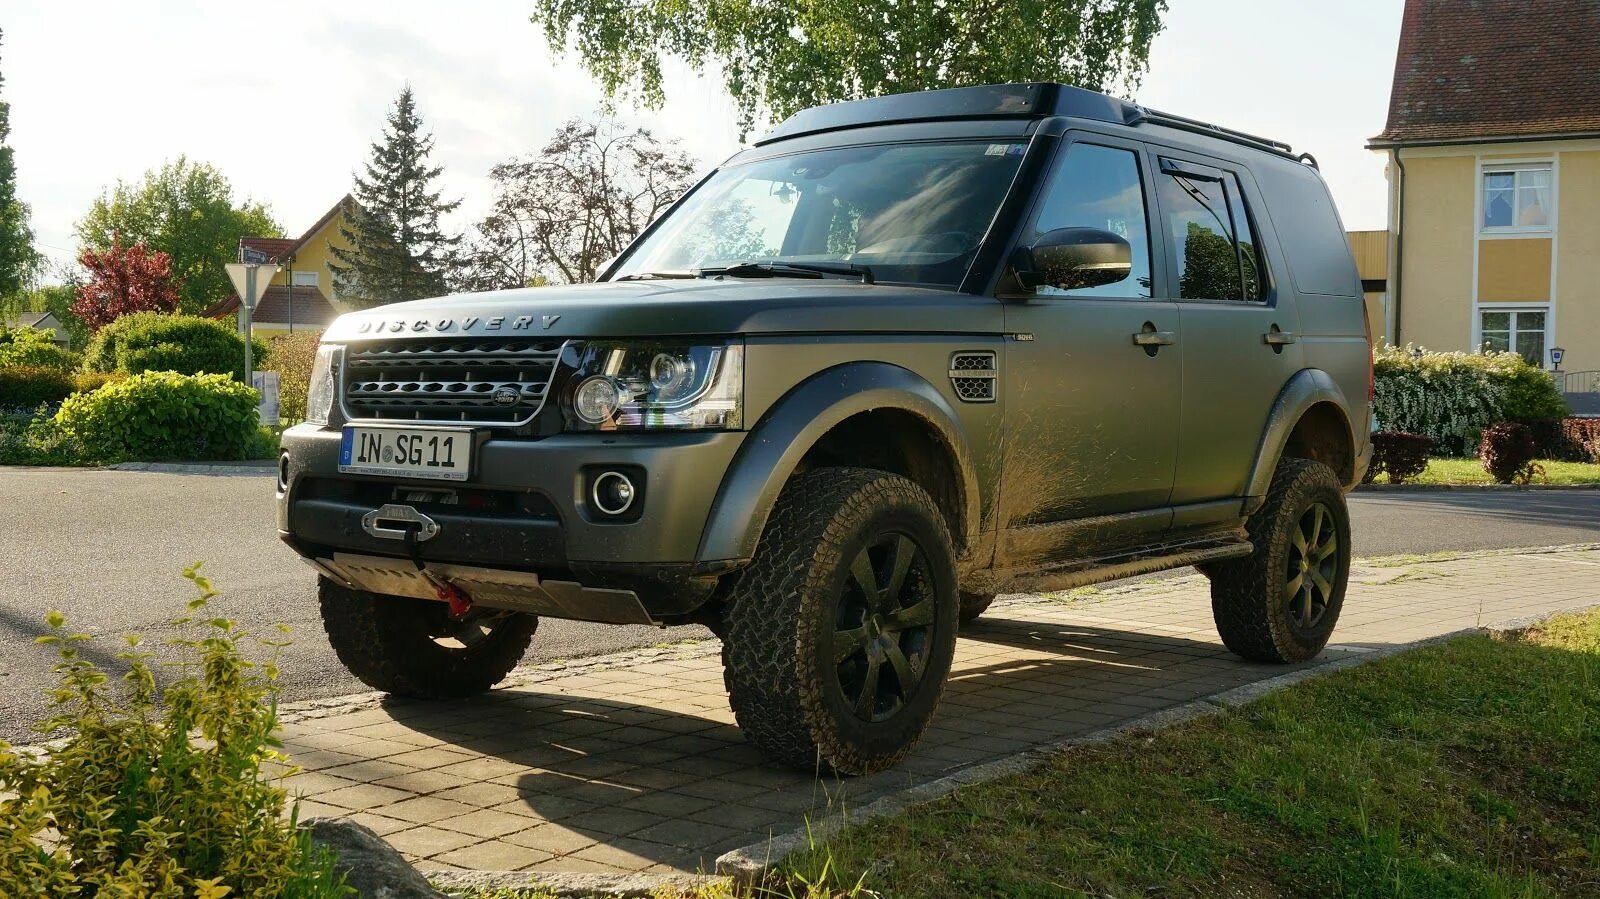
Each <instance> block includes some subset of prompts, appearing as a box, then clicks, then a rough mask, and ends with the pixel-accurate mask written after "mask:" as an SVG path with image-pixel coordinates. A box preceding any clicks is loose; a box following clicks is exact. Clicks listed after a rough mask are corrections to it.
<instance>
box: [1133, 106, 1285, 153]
mask: <svg viewBox="0 0 1600 899" xmlns="http://www.w3.org/2000/svg"><path fill="white" fill-rule="evenodd" d="M1137 108H1138V110H1139V113H1140V119H1141V120H1142V121H1145V122H1149V123H1150V124H1152V125H1165V126H1166V127H1168V128H1177V129H1178V130H1180V131H1188V132H1190V133H1192V134H1204V135H1207V136H1210V137H1217V138H1221V139H1223V140H1225V141H1230V142H1232V143H1236V144H1244V145H1246V146H1251V147H1255V148H1256V149H1258V150H1267V151H1270V152H1273V153H1282V154H1283V155H1285V156H1290V157H1292V156H1294V148H1292V147H1290V146H1289V145H1288V144H1286V143H1284V142H1283V141H1281V140H1273V139H1272V138H1270V137H1261V136H1260V135H1257V134H1249V133H1247V132H1244V131H1235V130H1233V129H1232V128H1224V127H1222V126H1221V125H1213V124H1211V123H1210V122H1202V121H1200V120H1198V119H1190V118H1185V117H1184V116H1181V115H1173V114H1172V113H1170V112H1160V111H1158V110H1154V109H1147V108H1146V107H1143V106H1140V107H1137ZM1312 165H1313V167H1315V163H1313V164H1312Z"/></svg>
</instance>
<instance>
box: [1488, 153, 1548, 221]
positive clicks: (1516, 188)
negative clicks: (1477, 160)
mask: <svg viewBox="0 0 1600 899" xmlns="http://www.w3.org/2000/svg"><path fill="white" fill-rule="evenodd" d="M1528 172H1544V173H1545V174H1546V175H1548V176H1549V182H1550V183H1549V184H1548V185H1547V187H1546V188H1545V189H1546V190H1547V191H1548V192H1549V196H1550V202H1549V203H1548V204H1546V206H1545V223H1544V224H1543V225H1517V224H1511V225H1487V224H1484V221H1483V216H1484V213H1485V212H1486V211H1487V208H1486V207H1487V205H1488V200H1489V176H1490V175H1510V176H1512V180H1511V214H1512V216H1513V217H1515V216H1516V214H1517V199H1518V197H1519V196H1520V195H1521V192H1522V191H1523V189H1524V188H1523V184H1522V176H1523V175H1524V174H1526V173H1528ZM1527 189H1529V190H1531V189H1532V188H1527ZM1473 207H1474V212H1475V214H1476V215H1477V222H1478V232H1479V233H1481V234H1550V233H1552V232H1554V231H1555V229H1556V173H1555V165H1554V164H1553V162H1531V163H1530V162H1515V163H1504V164H1502V163H1496V162H1490V163H1484V164H1483V165H1482V166H1481V167H1480V168H1479V169H1478V197H1477V202H1476V203H1474V204H1473Z"/></svg>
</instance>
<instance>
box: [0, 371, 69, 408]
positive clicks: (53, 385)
mask: <svg viewBox="0 0 1600 899" xmlns="http://www.w3.org/2000/svg"><path fill="white" fill-rule="evenodd" d="M77 389H78V385H77V382H76V381H75V380H73V377H72V375H70V374H68V373H66V372H64V371H61V370H60V369H56V368H40V367H37V366H32V365H7V366H3V367H0V409H37V408H38V407H39V406H41V405H44V404H46V403H52V404H53V403H59V402H61V401H62V400H64V399H66V398H67V397H69V396H71V395H72V394H73V393H74V392H75V391H76V390H77Z"/></svg>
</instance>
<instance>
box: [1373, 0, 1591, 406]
mask: <svg viewBox="0 0 1600 899" xmlns="http://www.w3.org/2000/svg"><path fill="white" fill-rule="evenodd" d="M1597 61H1600V6H1597V5H1596V4H1595V3H1594V2H1593V0H1477V2H1473V3H1462V2H1456V0H1406V6H1405V15H1404V18H1403V20H1402V23H1401V27H1400V46H1399V52H1398V54H1397V56H1396V59H1395V76H1394V86H1393V89H1392V93H1391V96H1390V100H1389V118H1388V124H1387V126H1386V127H1385V128H1384V130H1383V133H1382V134H1380V135H1378V136H1377V137H1374V138H1372V139H1371V141H1370V142H1369V144H1368V148H1369V149H1373V150H1378V151H1381V152H1383V153H1385V154H1387V156H1388V180H1389V224H1388V229H1387V232H1386V234H1385V244H1386V246H1385V248H1384V256H1385V258H1386V268H1385V275H1386V279H1387V288H1388V290H1387V302H1386V303H1384V304H1382V305H1383V306H1384V309H1383V318H1382V319H1381V321H1382V323H1383V325H1382V327H1381V328H1380V327H1379V326H1378V322H1379V321H1380V320H1379V319H1374V323H1373V331H1374V332H1375V333H1376V332H1379V331H1382V333H1383V335H1384V337H1385V338H1386V339H1387V341H1388V342H1390V343H1394V344H1406V343H1412V344H1418V345H1421V346H1425V347H1427V348H1429V349H1433V350H1473V351H1475V350H1479V349H1483V348H1490V349H1497V350H1515V351H1517V352H1519V353H1521V354H1522V355H1523V356H1525V357H1527V358H1528V359H1529V360H1530V361H1532V362H1534V363H1536V364H1539V365H1542V366H1544V367H1546V368H1554V367H1555V361H1556V360H1555V358H1554V356H1555V355H1556V353H1555V352H1553V351H1555V350H1557V349H1560V350H1562V351H1564V352H1563V353H1562V354H1561V355H1562V356H1563V358H1562V359H1561V364H1560V369H1561V370H1562V371H1563V372H1587V371H1592V370H1595V369H1600V77H1597V74H1596V72H1597V68H1596V67H1597V64H1600V63H1597ZM1352 240H1353V241H1354V239H1352ZM1363 277H1365V275H1363ZM1572 389H1573V390H1577V389H1579V388H1576V387H1573V388H1572Z"/></svg>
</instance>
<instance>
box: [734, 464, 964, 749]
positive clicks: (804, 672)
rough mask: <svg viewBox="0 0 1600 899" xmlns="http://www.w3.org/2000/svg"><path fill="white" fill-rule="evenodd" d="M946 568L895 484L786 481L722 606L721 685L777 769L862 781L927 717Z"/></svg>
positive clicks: (939, 541)
mask: <svg viewBox="0 0 1600 899" xmlns="http://www.w3.org/2000/svg"><path fill="white" fill-rule="evenodd" d="M957 612H958V609H957V599H956V576H955V558H954V552H953V550H952V548H951V541H950V534H949V531H948V530H947V529H946V527H945V523H944V518H943V516H942V515H941V514H940V512H939V509H938V507H937V506H936V505H935V504H934V502H933V499H932V498H931V497H929V496H928V494H927V492H926V491H924V490H923V489H922V488H921V487H918V486H917V485H916V484H914V483H912V482H911V481H909V480H907V479H905V478H903V477H900V476H898V475H893V474H888V473H886V472H881V471H873V470H868V469H860V468H829V469H819V470H816V471H811V472H807V473H805V474H802V475H799V476H798V477H796V478H795V479H794V480H793V481H792V482H791V483H790V484H789V485H788V486H787V487H785V488H784V491H783V493H782V495H780V496H779V497H778V501H777V503H776V505H775V506H774V507H773V510H772V515H771V517H770V518H769V519H768V520H767V527H766V529H765V531H764V532H763V533H762V535H761V542H760V544H759V545H758V546H757V549H756V554H755V558H754V559H753V560H752V562H751V564H750V566H749V567H748V568H746V569H745V570H744V571H742V572H740V574H739V579H738V581H737V582H736V583H735V584H734V586H733V589H732V590H731V592H730V595H729V597H728V602H727V603H726V604H725V606H724V612H723V614H724V616H725V617H724V627H725V629H726V631H727V639H726V640H725V641H724V642H723V650H722V653H723V656H722V657H723V665H724V678H725V680H726V682H727V685H728V698H729V703H730V704H731V705H732V706H733V711H734V716H735V717H736V718H737V720H738V722H739V726H740V727H741V728H742V729H743V730H744V732H745V736H746V737H747V738H749V740H750V741H751V742H752V743H754V744H755V745H756V746H758V747H759V748H761V749H762V750H763V751H765V752H766V753H767V754H768V755H771V756H773V757H775V758H777V759H779V760H780V761H783V762H785V763H787V764H790V765H794V766H796V767H799V768H804V769H807V770H812V769H814V768H816V767H818V766H819V765H820V766H821V767H822V768H824V769H826V770H831V771H834V772H837V773H840V774H865V773H868V772H871V771H876V770H879V769H882V768H885V767H888V766H889V765H892V764H894V763H895V762H897V761H899V760H900V758H901V757H903V756H904V755H905V754H906V753H907V752H908V751H910V749H911V746H912V745H913V744H914V743H915V742H916V740H917V738H918V737H920V736H921V735H922V732H923V730H924V729H926V728H927V726H928V722H929V721H930V720H932V718H933V711H934V706H935V705H936V704H937V703H938V701H939V695H940V693H941V692H942V691H943V689H944V682H945V678H946V676H947V675H948V674H949V672H950V662H951V659H952V657H953V656H954V654H955V637H956V628H957Z"/></svg>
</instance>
